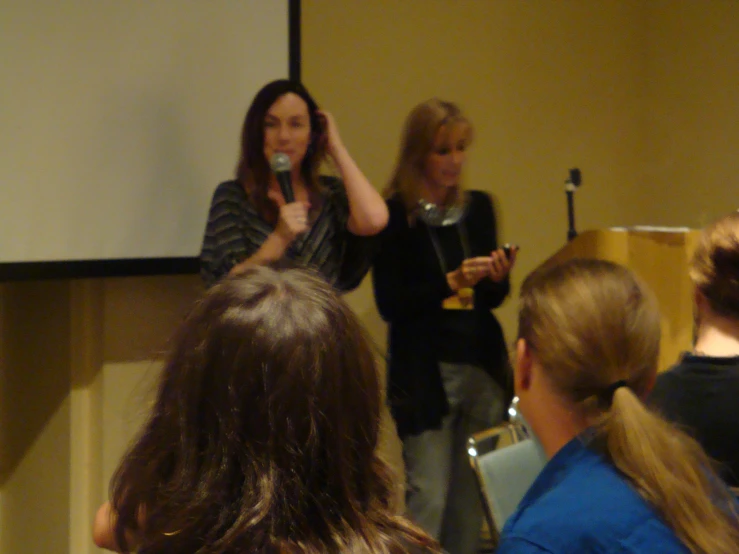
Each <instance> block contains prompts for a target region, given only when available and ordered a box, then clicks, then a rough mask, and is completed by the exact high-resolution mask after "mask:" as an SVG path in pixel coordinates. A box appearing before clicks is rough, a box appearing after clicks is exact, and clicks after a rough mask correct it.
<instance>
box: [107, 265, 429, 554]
mask: <svg viewBox="0 0 739 554" xmlns="http://www.w3.org/2000/svg"><path fill="white" fill-rule="evenodd" d="M382 398H383V390H382V388H381V384H380V381H379V377H378V371H377V368H376V366H375V361H374V356H373V352H372V350H371V348H370V344H369V342H368V340H367V338H366V337H365V334H364V332H363V329H362V327H361V325H360V324H359V322H358V320H357V319H356V317H355V316H354V315H353V313H352V312H351V310H350V309H349V308H348V307H347V305H346V304H345V303H344V302H343V301H342V300H341V299H340V298H339V297H338V296H337V294H336V293H334V292H333V291H332V289H331V287H330V286H329V285H327V284H325V283H324V282H323V281H322V280H321V279H320V277H317V276H314V275H312V274H310V273H307V272H305V271H301V270H287V271H282V272H279V271H276V270H273V269H269V268H266V267H258V268H254V269H252V270H250V271H248V272H247V273H246V274H245V275H244V276H243V277H239V278H232V279H227V280H225V281H224V282H223V283H221V284H219V285H217V286H215V287H213V288H212V289H211V290H210V291H209V292H208V293H207V295H206V296H205V297H204V299H203V300H202V301H200V302H199V304H197V306H196V307H195V308H194V310H193V311H192V313H191V314H190V315H189V317H188V318H187V319H186V321H185V322H184V324H183V325H182V327H181V329H180V330H179V332H178V333H177V335H176V337H175V340H174V344H173V348H172V352H171V355H170V356H169V358H168V359H167V361H166V364H165V366H164V369H163V372H162V375H161V381H160V385H159V390H158V394H157V398H156V402H155V404H154V406H153V408H152V412H151V416H150V418H149V420H148V422H147V423H146V425H145V426H144V428H143V430H142V432H141V434H140V436H139V437H138V438H137V440H136V441H135V443H134V444H133V446H132V447H131V449H130V451H129V452H128V453H127V455H126V456H125V457H124V459H123V461H122V463H121V465H120V467H119V468H118V471H117V473H116V475H115V477H114V480H113V483H112V500H111V504H112V509H113V513H115V514H116V515H117V524H116V539H117V541H118V544H123V541H125V536H124V533H125V532H129V533H130V532H132V531H133V534H134V535H135V536H136V537H137V539H136V540H137V542H138V546H139V547H140V548H141V551H142V552H147V553H149V552H168V553H172V552H196V551H197V552H202V553H210V552H224V553H225V552H228V553H231V552H234V553H235V552H250V553H251V552H265V553H267V552H269V553H271V552H275V553H283V552H288V553H308V552H310V553H327V552H337V553H338V552H357V553H360V552H366V553H369V552H387V553H391V552H405V551H406V548H407V547H408V546H409V545H419V546H430V547H431V548H433V546H432V545H433V541H431V539H428V538H427V537H426V536H425V535H424V534H423V533H422V532H420V531H418V530H416V529H415V528H414V527H412V526H411V525H410V524H408V523H406V522H405V521H404V520H402V519H401V518H398V517H395V516H393V515H392V514H391V511H390V507H389V503H390V502H391V496H392V493H391V486H390V481H389V471H388V468H387V466H386V465H385V464H384V462H383V461H381V460H380V459H379V458H378V456H377V446H378V433H379V425H380V408H381V404H382Z"/></svg>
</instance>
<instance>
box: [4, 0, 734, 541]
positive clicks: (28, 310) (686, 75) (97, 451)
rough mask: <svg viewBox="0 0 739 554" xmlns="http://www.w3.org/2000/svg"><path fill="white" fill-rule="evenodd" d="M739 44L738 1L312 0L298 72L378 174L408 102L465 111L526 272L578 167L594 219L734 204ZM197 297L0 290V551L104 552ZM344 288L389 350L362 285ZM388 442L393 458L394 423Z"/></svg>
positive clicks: (552, 238) (507, 312) (150, 282)
mask: <svg viewBox="0 0 739 554" xmlns="http://www.w3.org/2000/svg"><path fill="white" fill-rule="evenodd" d="M737 44H739V4H738V3H736V2H734V1H733V0H725V1H724V0H710V1H700V0H652V1H650V2H648V3H647V2H643V1H641V0H632V1H630V0H600V1H598V2H592V1H591V0H534V1H530V2H520V1H519V0H458V1H454V2H452V1H451V0H403V2H391V1H388V0H374V1H373V2H346V1H343V0H303V74H304V80H305V81H306V83H307V85H308V86H309V87H310V89H311V90H312V91H314V93H315V95H316V96H317V97H318V99H319V101H320V103H321V104H322V105H324V106H325V107H326V108H327V109H329V110H331V111H332V112H333V113H334V115H335V116H336V118H337V121H338V123H339V127H340V129H341V131H342V135H343V137H344V140H345V142H346V143H347V144H348V146H349V148H350V150H351V151H352V153H353V154H354V156H355V158H356V159H357V161H358V162H359V164H360V166H361V167H362V168H363V169H364V170H365V171H366V172H367V174H368V175H369V177H370V178H371V180H372V181H373V182H374V183H375V184H376V185H377V186H378V187H380V186H382V184H383V183H384V181H385V179H386V178H387V176H388V174H389V172H390V170H391V167H392V163H393V160H394V157H395V149H396V148H397V142H398V138H399V134H400V127H401V124H402V120H403V118H404V116H405V114H406V113H407V112H408V111H409V110H410V108H411V107H412V106H413V105H414V104H415V103H417V102H419V101H421V100H423V99H425V98H427V97H430V96H434V95H438V96H443V97H446V98H450V99H453V100H456V101H458V102H459V103H460V104H461V105H462V106H463V107H464V108H465V109H466V110H467V112H468V113H469V115H470V117H471V118H472V120H473V122H474V124H475V126H476V130H477V139H476V144H475V145H474V147H473V149H472V151H471V157H470V164H469V168H468V173H467V183H468V185H469V186H470V187H474V188H482V189H484V190H488V191H490V192H491V193H493V194H494V195H495V196H496V198H497V200H498V209H499V212H500V217H501V221H502V227H501V237H502V238H503V239H504V240H511V241H515V242H517V243H519V244H520V245H521V246H522V247H523V250H522V253H521V259H520V264H519V267H518V268H517V270H516V274H515V279H514V281H515V282H516V283H518V282H519V281H520V279H521V277H523V275H524V274H525V273H526V272H527V271H528V270H530V269H531V268H533V267H534V266H536V265H537V264H538V263H540V262H541V261H542V260H543V259H544V258H545V257H547V256H548V255H550V254H551V253H553V252H554V251H556V250H557V249H558V248H559V247H560V246H561V245H562V244H563V242H564V239H565V233H566V215H565V197H564V193H563V188H562V183H563V180H564V178H565V177H566V174H567V169H568V168H569V167H572V166H578V167H580V168H581V169H582V171H583V176H584V184H583V187H582V189H581V190H580V191H578V193H577V199H576V203H577V213H578V228H580V229H581V230H583V229H586V228H595V227H605V226H609V225H615V224H633V223H644V222H647V223H663V224H688V225H692V226H698V225H701V224H703V223H704V222H705V221H707V220H708V219H710V218H712V217H714V216H716V215H718V214H720V213H722V212H724V211H726V210H727V209H729V208H732V207H737V204H739V202H737V201H736V195H735V194H732V192H733V191H734V190H736V186H735V185H734V175H735V173H736V163H735V162H734V156H732V154H733V150H735V149H736V148H735V145H736V144H737V142H738V140H739V130H738V129H737V126H736V125H735V124H734V121H733V120H734V118H733V115H734V112H736V111H737V110H736V109H735V108H736V102H737V100H736V99H735V98H736V94H735V91H736V90H739V87H738V86H737V85H739V83H737V80H739V77H738V76H737V73H736V67H739V46H737ZM199 290H200V286H199V282H198V278H197V277H196V276H185V277H150V278H130V279H101V280H95V281H63V282H58V281H47V282H38V283H17V284H6V285H2V286H0V552H2V553H3V554H25V553H26V552H43V553H56V552H59V553H67V552H74V553H75V554H77V553H79V552H83V553H84V552H91V551H92V550H93V549H92V546H91V544H90V542H89V539H88V537H89V521H90V519H91V517H92V510H93V508H94V505H95V504H96V503H97V502H99V501H101V500H102V499H103V498H104V497H105V489H106V487H107V480H108V478H109V477H110V473H111V472H112V470H113V468H114V467H115V464H116V462H117V459H118V456H119V455H120V453H121V452H122V450H123V449H124V448H125V445H126V444H127V442H128V440H129V438H130V436H131V434H132V433H133V432H134V429H136V427H137V426H138V424H139V423H140V421H141V414H142V413H143V410H144V409H145V407H146V403H147V399H148V398H149V396H148V395H149V394H150V391H151V378H152V377H153V376H155V374H156V371H157V369H158V365H157V364H156V363H155V362H150V361H148V360H150V359H152V358H154V357H156V356H155V353H156V352H159V351H161V349H162V348H163V347H164V346H165V341H166V337H167V336H168V335H169V333H170V332H171V330H172V329H173V328H174V326H175V325H176V324H177V322H178V321H179V319H180V318H181V317H182V315H183V314H184V313H185V311H186V310H187V307H188V306H189V305H190V303H191V301H192V300H193V298H195V297H196V296H197V294H198V291H199ZM349 301H350V302H351V304H352V306H353V307H354V308H355V309H356V311H357V312H358V313H359V314H360V316H361V317H362V319H363V320H364V321H365V322H366V323H367V325H368V326H369V328H370V329H371V331H372V333H373V336H374V337H375V339H376V341H377V342H378V343H379V344H381V345H384V327H383V325H382V323H381V322H380V320H379V317H378V316H377V313H376V310H375V308H374V302H373V300H372V297H371V291H370V290H369V288H368V286H367V283H365V284H364V285H363V287H362V288H361V289H360V290H359V291H357V292H355V293H352V294H351V295H349ZM513 309H514V302H512V301H509V302H508V304H507V306H506V307H505V308H503V309H502V310H500V313H501V318H502V320H503V322H504V324H505V327H506V331H507V333H508V335H509V338H510V337H511V333H512V331H513ZM384 440H385V445H384V447H383V448H384V449H385V451H386V452H388V453H390V456H391V458H392V459H393V460H395V462H396V464H397V461H398V457H397V456H398V444H397V440H396V439H395V437H394V436H393V434H392V431H391V428H390V427H389V426H386V434H385V437H384Z"/></svg>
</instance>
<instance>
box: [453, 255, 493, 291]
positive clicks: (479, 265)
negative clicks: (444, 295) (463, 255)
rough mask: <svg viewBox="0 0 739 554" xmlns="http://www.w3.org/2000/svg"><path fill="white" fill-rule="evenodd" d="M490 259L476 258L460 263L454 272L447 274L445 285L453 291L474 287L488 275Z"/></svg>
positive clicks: (486, 257) (484, 257)
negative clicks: (447, 284)
mask: <svg viewBox="0 0 739 554" xmlns="http://www.w3.org/2000/svg"><path fill="white" fill-rule="evenodd" d="M490 263H491V261H490V258H489V257H488V256H478V257H476V258H467V259H466V260H464V261H462V265H460V266H459V267H458V268H457V269H455V270H454V271H451V272H449V273H447V283H449V288H451V289H452V290H453V291H458V290H460V289H464V288H468V287H474V286H475V285H476V284H477V283H479V282H480V280H481V279H482V278H483V277H487V276H488V275H490Z"/></svg>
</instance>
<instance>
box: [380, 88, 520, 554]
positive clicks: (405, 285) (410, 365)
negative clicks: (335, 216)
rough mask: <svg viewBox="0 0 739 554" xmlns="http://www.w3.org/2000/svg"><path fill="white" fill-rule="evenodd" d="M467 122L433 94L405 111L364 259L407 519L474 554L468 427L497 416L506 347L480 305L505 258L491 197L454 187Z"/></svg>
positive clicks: (496, 288)
mask: <svg viewBox="0 0 739 554" xmlns="http://www.w3.org/2000/svg"><path fill="white" fill-rule="evenodd" d="M471 138H472V128H471V125H470V123H469V121H468V120H467V119H466V118H465V117H464V115H463V114H462V113H461V112H460V110H459V108H458V107H457V106H456V105H455V104H453V103H451V102H445V101H441V100H437V99H432V100H429V101H427V102H424V103H422V104H420V105H418V106H416V107H415V108H414V109H413V110H412V111H411V113H410V115H409V116H408V118H407V119H406V123H405V130H404V132H403V136H402V139H401V145H400V154H399V156H398V162H397V166H396V169H395V172H394V174H393V176H392V178H391V181H390V184H389V186H388V189H387V191H386V197H387V203H388V207H389V210H390V223H389V224H388V227H387V228H386V229H385V231H383V233H382V234H381V237H380V238H381V240H380V243H381V246H380V249H379V253H378V255H377V256H376V258H375V263H374V266H373V272H372V273H373V282H374V289H375V299H376V302H377V307H378V309H379V312H380V314H381V315H382V317H383V319H384V320H385V321H387V322H388V324H389V330H388V333H389V340H388V381H389V386H388V397H389V401H390V408H391V412H392V414H393V418H394V420H395V424H396V426H397V430H398V434H399V435H400V437H401V439H402V441H403V456H404V460H405V466H406V480H407V492H406V505H407V510H408V515H409V517H410V518H411V519H412V520H413V521H415V522H416V523H418V524H419V525H420V526H421V527H423V528H424V529H426V530H427V531H428V532H429V533H431V534H432V535H433V536H434V537H436V538H437V539H439V540H440V542H441V544H442V547H443V548H444V549H445V550H446V551H448V552H449V553H451V554H472V553H476V552H477V550H478V546H479V537H480V531H481V528H482V505H481V503H480V495H479V490H478V488H477V485H476V482H475V476H474V473H473V471H472V469H471V467H470V464H469V461H468V459H467V449H466V443H467V439H468V438H469V436H470V434H472V433H474V432H476V431H480V430H483V429H486V428H489V427H492V426H494V425H497V424H499V423H500V422H501V421H502V419H503V415H504V411H505V407H507V405H508V401H509V399H510V396H509V395H507V394H506V392H505V391H506V390H507V389H508V388H509V373H510V371H509V364H508V354H507V348H506V344H505V340H504V338H503V332H502V330H501V327H500V324H499V323H498V321H497V319H496V318H495V316H494V315H493V314H492V312H491V310H492V309H493V308H496V307H498V306H499V305H500V304H501V303H502V302H503V300H504V299H505V297H506V296H507V295H508V291H509V288H510V286H509V279H508V274H509V272H510V270H511V267H512V266H513V264H514V262H515V257H516V251H515V249H514V250H513V251H512V252H511V253H510V258H509V257H508V256H507V255H506V253H505V252H504V250H503V249H502V248H499V247H498V245H497V237H496V221H495V213H494V210H493V203H492V200H491V198H490V196H489V195H488V194H486V193H483V192H479V191H465V190H464V189H463V188H462V186H461V184H460V183H461V177H462V170H463V167H464V164H465V159H466V149H467V147H468V146H469V144H470V141H471Z"/></svg>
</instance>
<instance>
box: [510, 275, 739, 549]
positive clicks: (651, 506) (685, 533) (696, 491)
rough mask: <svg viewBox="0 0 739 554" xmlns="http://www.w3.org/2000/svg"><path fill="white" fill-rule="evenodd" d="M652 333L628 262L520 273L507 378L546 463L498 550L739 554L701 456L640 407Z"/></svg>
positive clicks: (648, 381) (737, 523) (647, 303)
mask: <svg viewBox="0 0 739 554" xmlns="http://www.w3.org/2000/svg"><path fill="white" fill-rule="evenodd" d="M659 336H660V318H659V312H658V310H657V305H656V302H655V300H654V298H653V297H652V295H651V294H650V293H649V291H648V290H647V289H646V288H645V287H644V285H642V284H641V283H640V282H639V281H638V280H637V279H636V278H635V277H634V275H633V274H632V273H631V272H630V271H629V270H627V269H626V268H624V267H621V266H618V265H616V264H613V263H610V262H605V261H596V260H574V261H570V262H568V263H565V264H563V265H560V266H556V267H553V268H548V269H543V270H539V271H537V272H535V273H533V274H532V275H530V276H529V277H528V278H527V279H526V281H525V282H524V284H523V287H522V289H521V308H520V313H519V338H518V341H517V344H516V358H517V359H516V369H515V379H514V385H515V389H516V394H517V395H518V396H519V399H520V400H519V409H520V411H521V413H522V414H523V416H524V418H525V419H526V421H527V422H528V424H529V425H530V428H531V430H532V431H533V433H534V434H535V435H536V437H537V438H538V439H539V440H540V442H541V444H542V446H543V448H544V451H545V452H546V454H547V456H548V457H549V458H550V459H549V462H548V463H547V465H546V466H545V467H544V469H543V470H542V472H541V473H540V474H539V476H538V477H537V479H536V480H535V481H534V484H533V485H532V486H531V488H530V489H529V491H528V492H527V493H526V495H525V497H524V498H523V500H522V501H521V503H520V505H519V507H518V509H517V511H516V513H514V514H513V515H512V516H511V518H510V519H509V520H508V522H507V523H506V526H505V528H504V529H503V533H502V538H501V543H500V546H499V549H498V554H542V553H548V554H564V553H568V554H569V553H572V552H577V553H578V554H589V553H606V552H613V553H615V552H618V553H623V554H636V553H639V554H658V553H676V554H677V553H688V552H690V553H693V554H698V553H702V554H718V553H719V552H721V553H727V554H728V553H729V552H739V518H738V517H737V506H736V503H735V501H734V499H733V498H732V497H731V495H730V493H729V491H728V489H727V488H726V487H725V485H724V484H723V483H722V482H721V480H720V479H719V478H718V476H717V475H716V474H714V473H713V472H712V470H711V463H710V461H709V459H708V457H707V456H706V454H705V453H704V452H703V450H702V449H701V447H700V446H699V445H698V443H697V442H695V441H694V440H693V439H691V438H689V437H688V436H687V435H685V434H683V433H682V432H681V431H679V430H678V429H677V428H675V427H673V426H672V425H671V424H669V423H667V422H666V421H664V420H662V419H660V418H659V417H658V416H657V415H655V414H653V413H652V412H650V411H649V410H648V409H647V408H646V407H645V406H644V404H643V403H642V399H643V398H644V397H645V396H646V395H647V394H648V393H649V390H650V388H651V387H652V385H653V383H654V380H655V377H656V375H657V356H658V352H659Z"/></svg>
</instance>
